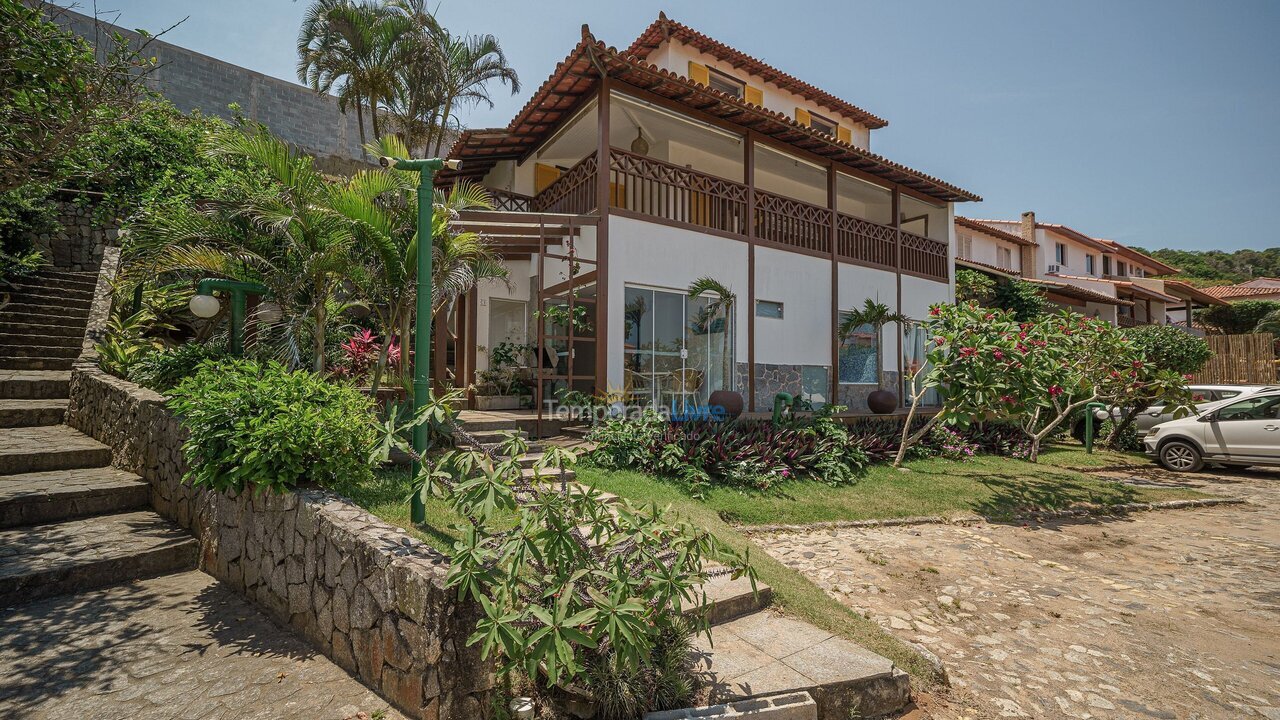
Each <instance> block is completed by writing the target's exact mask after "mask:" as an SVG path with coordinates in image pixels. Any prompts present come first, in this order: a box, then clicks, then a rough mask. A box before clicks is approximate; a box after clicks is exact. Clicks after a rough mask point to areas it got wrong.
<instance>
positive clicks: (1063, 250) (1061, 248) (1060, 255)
mask: <svg viewBox="0 0 1280 720" xmlns="http://www.w3.org/2000/svg"><path fill="white" fill-rule="evenodd" d="M1053 258H1054V260H1053V261H1054V262H1056V263H1058V264H1059V265H1066V264H1067V246H1066V245H1065V244H1063V243H1055V244H1054V246H1053Z"/></svg>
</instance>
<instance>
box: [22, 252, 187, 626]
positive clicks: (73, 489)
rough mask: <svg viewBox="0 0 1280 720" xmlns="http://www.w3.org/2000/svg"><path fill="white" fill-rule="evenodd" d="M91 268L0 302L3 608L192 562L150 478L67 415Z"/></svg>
mask: <svg viewBox="0 0 1280 720" xmlns="http://www.w3.org/2000/svg"><path fill="white" fill-rule="evenodd" d="M95 278H96V276H95V275H94V274H93V273H65V272H49V273H44V274H42V275H40V276H39V277H37V278H34V279H32V280H29V281H25V282H24V283H23V284H22V285H19V286H18V288H17V289H16V290H15V291H12V292H11V294H10V303H9V305H7V306H5V308H4V309H3V310H0V607H6V606H9V605H15V604H18V603H23V602H28V601H31V600H35V599H38V598H43V597H48V596H51V595H58V594H62V593H67V592H75V591H82V590H88V589H91V588H96V587H102V586H106V585H114V584H117V583H123V582H129V581H132V580H137V579H141V578H147V577H154V576H157V575H164V574H168V573H173V572H178V571H182V570H189V569H192V568H194V567H195V564H196V558H197V547H198V546H197V543H196V541H195V539H194V538H192V537H191V536H190V535H187V534H186V533H185V532H184V531H182V530H181V529H180V528H178V527H177V526H176V525H174V524H172V523H170V522H168V521H167V520H164V519H163V518H161V517H160V516H159V515H157V514H156V513H154V512H151V510H150V509H149V504H150V486H149V485H148V484H147V483H146V482H145V481H143V479H142V478H140V477H138V476H137V475H134V474H133V473H129V472H125V471H123V470H119V469H116V468H112V467H111V466H110V465H111V449H110V448H109V447H107V446H106V445H103V444H102V443H99V442H97V441H96V440H94V439H92V438H90V437H88V436H87V435H84V434H83V433H80V432H78V431H76V430H74V429H72V428H70V427H67V426H65V425H62V424H61V423H62V421H63V419H64V415H65V413H66V410H67V404H68V391H69V385H70V379H71V363H72V362H73V360H74V359H75V358H76V357H77V356H78V355H79V354H80V347H81V344H82V343H83V340H84V333H85V325H86V323H87V320H88V316H89V306H90V304H91V302H92V294H93V287H94V283H95Z"/></svg>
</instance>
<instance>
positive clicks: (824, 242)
mask: <svg viewBox="0 0 1280 720" xmlns="http://www.w3.org/2000/svg"><path fill="white" fill-rule="evenodd" d="M756 237H758V238H760V239H761V240H768V241H770V242H776V243H779V244H782V245H790V246H792V247H797V248H801V249H804V250H812V251H814V252H820V253H829V252H831V210H829V209H827V208H824V207H821V206H819V205H811V204H809V203H807V202H801V201H799V200H792V199H790V198H784V197H782V196H781V195H774V194H772V193H767V192H762V191H760V190H756Z"/></svg>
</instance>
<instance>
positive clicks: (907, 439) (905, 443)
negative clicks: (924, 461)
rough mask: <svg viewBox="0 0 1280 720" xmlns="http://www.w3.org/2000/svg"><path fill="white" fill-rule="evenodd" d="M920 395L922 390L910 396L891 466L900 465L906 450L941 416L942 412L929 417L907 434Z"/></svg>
mask: <svg viewBox="0 0 1280 720" xmlns="http://www.w3.org/2000/svg"><path fill="white" fill-rule="evenodd" d="M922 397H924V393H923V392H920V393H917V394H915V395H913V396H912V397H911V409H910V410H908V411H907V419H906V421H904V422H903V424H902V438H901V439H899V441H898V454H897V456H896V457H894V459H893V466H894V467H896V468H898V467H902V461H903V459H904V458H906V457H907V450H909V449H911V447H912V446H913V445H915V444H916V443H918V442H920V439H921V438H923V437H924V436H925V434H927V433H928V432H929V431H930V430H932V429H933V426H934V425H936V424H937V422H938V418H940V417H942V413H938V414H937V415H934V416H933V417H931V418H929V421H928V422H926V423H925V424H924V425H923V426H922V427H921V428H920V429H919V430H917V431H916V432H915V433H912V434H910V435H908V433H911V421H912V420H914V419H915V416H916V409H917V408H919V407H920V398H922Z"/></svg>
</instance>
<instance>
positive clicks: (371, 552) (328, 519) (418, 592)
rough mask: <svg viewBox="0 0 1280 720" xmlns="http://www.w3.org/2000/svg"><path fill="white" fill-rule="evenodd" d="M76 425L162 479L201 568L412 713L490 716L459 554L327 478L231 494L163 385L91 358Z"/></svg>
mask: <svg viewBox="0 0 1280 720" xmlns="http://www.w3.org/2000/svg"><path fill="white" fill-rule="evenodd" d="M66 422H67V424H68V425H70V426H72V427H74V428H76V429H78V430H80V431H81V432H84V433H86V434H88V435H90V436H91V437H93V438H95V439H97V440H98V441H100V442H103V443H105V444H107V445H109V446H110V447H111V448H112V453H113V460H114V463H115V464H116V465H117V466H118V467H121V468H123V469H126V470H129V471H132V472H134V473H137V474H138V475H140V476H142V477H143V478H144V479H146V480H147V481H148V482H149V483H150V485H151V500H152V504H153V505H154V506H155V508H156V510H157V512H159V513H160V514H161V515H164V516H165V517H168V518H170V519H172V520H174V521H175V522H177V523H178V524H179V525H181V526H183V527H184V528H187V529H189V530H190V531H191V532H192V533H193V534H194V535H195V536H196V537H197V538H198V539H199V542H200V567H201V569H203V570H204V571H205V572H207V573H209V574H210V575H213V576H214V577H216V578H217V579H218V580H220V581H222V582H223V583H226V584H227V585H228V586H230V587H231V588H233V589H235V590H236V591H237V592H239V593H241V594H242V595H244V596H246V597H248V598H249V599H250V600H252V601H254V602H255V603H256V604H258V605H259V606H260V607H262V608H263V609H264V610H266V612H267V613H268V614H269V615H271V616H272V617H273V618H274V619H275V620H276V621H277V622H279V623H281V624H282V625H287V626H288V627H290V628H292V629H293V630H295V631H296V632H297V633H298V634H300V635H301V636H302V637H304V638H306V639H307V641H308V642H310V644H311V645H312V646H313V647H315V648H316V649H317V650H319V651H320V652H322V653H324V654H325V655H327V656H328V657H329V658H331V659H332V660H333V661H334V662H336V663H337V664H338V665H340V666H341V667H343V668H344V669H346V670H348V671H349V672H351V673H352V674H354V675H356V676H358V677H359V678H361V679H362V680H363V681H364V682H365V683H366V684H368V685H369V686H370V687H372V688H374V689H375V690H377V691H378V692H379V693H381V694H382V695H383V696H384V697H386V698H387V699H388V700H389V701H391V702H392V703H393V704H394V705H395V706H396V707H397V708H399V709H400V710H401V711H403V712H405V713H406V714H408V715H410V716H411V717H418V718H424V719H427V720H437V719H444V720H449V719H452V718H457V719H458V720H462V719H464V718H466V719H470V718H476V717H483V716H485V715H487V712H488V708H489V691H490V690H491V688H492V686H493V674H492V666H491V664H489V663H486V662H484V661H482V660H481V659H480V653H479V649H478V647H471V648H468V647H466V640H467V638H468V637H469V636H470V634H471V632H472V631H473V630H474V627H475V621H476V619H477V618H478V617H479V614H478V608H476V607H475V606H474V605H473V604H470V603H465V604H464V603H459V602H458V599H457V592H456V591H455V590H451V589H446V588H445V586H444V585H445V577H446V573H447V570H448V558H446V557H445V556H443V555H441V554H440V553H438V552H436V551H434V550H432V549H431V548H430V547H428V546H426V545H424V544H423V543H421V542H419V541H417V540H414V539H413V538H410V537H409V536H408V535H406V534H405V533H404V532H403V531H401V530H398V529H397V528H394V527H392V526H390V525H388V524H387V523H385V522H382V521H381V520H379V519H378V518H376V517H374V516H373V515H370V514H369V513H367V512H365V511H364V510H362V509H361V508H359V507H357V506H355V505H353V504H351V503H350V502H348V501H347V500H345V499H343V498H341V497H338V496H336V495H333V494H332V493H329V492H327V491H324V490H319V489H300V490H297V491H294V492H290V493H287V494H283V495H270V494H261V495H257V496H254V495H253V494H241V495H239V496H231V495H226V494H222V493H214V492H210V491H207V490H202V489H196V488H192V487H190V486H189V485H186V484H184V483H183V482H182V477H183V475H184V474H185V472H186V463H185V461H184V460H183V458H182V442H183V439H184V437H185V433H184V431H183V430H182V428H181V426H180V425H179V424H178V421H177V419H176V418H175V417H174V416H173V415H172V414H171V413H170V412H169V411H168V409H167V408H166V407H165V405H164V398H163V397H162V396H160V395H159V394H157V393H155V392H152V391H150V390H147V389H145V388H141V387H138V386H137V385H134V384H132V383H129V382H127V381H125V380H121V379H119V378H115V377H112V376H110V375H107V374H106V373H103V372H102V371H101V370H99V369H98V368H97V367H95V366H93V365H92V364H88V363H86V362H81V363H80V364H79V365H77V367H76V368H75V370H74V371H73V373H72V379H71V405H70V408H69V409H68V411H67V419H66Z"/></svg>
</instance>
